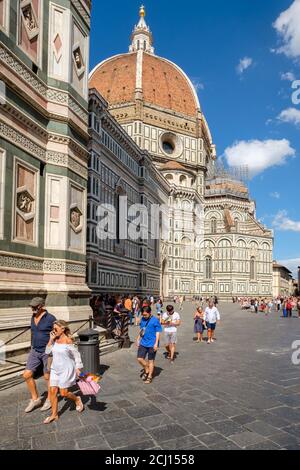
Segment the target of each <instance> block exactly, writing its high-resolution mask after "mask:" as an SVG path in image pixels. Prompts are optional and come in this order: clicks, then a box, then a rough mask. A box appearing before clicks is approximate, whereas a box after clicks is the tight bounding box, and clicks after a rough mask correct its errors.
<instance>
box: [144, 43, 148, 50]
mask: <svg viewBox="0 0 300 470" xmlns="http://www.w3.org/2000/svg"><path fill="white" fill-rule="evenodd" d="M146 49H147V43H146V41H144V51H145V50H146Z"/></svg>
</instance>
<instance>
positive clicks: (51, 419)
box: [44, 416, 58, 424]
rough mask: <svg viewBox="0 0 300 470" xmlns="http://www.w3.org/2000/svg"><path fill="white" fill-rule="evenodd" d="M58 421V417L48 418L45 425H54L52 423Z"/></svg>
mask: <svg viewBox="0 0 300 470" xmlns="http://www.w3.org/2000/svg"><path fill="white" fill-rule="evenodd" d="M57 420H58V416H48V417H47V418H46V419H45V420H44V424H50V423H52V421H57Z"/></svg>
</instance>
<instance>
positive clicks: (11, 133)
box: [0, 122, 46, 161]
mask: <svg viewBox="0 0 300 470" xmlns="http://www.w3.org/2000/svg"><path fill="white" fill-rule="evenodd" d="M0 135H1V137H3V138H4V139H6V140H8V141H9V142H11V143H12V144H14V145H17V146H18V147H21V148H22V150H25V151H27V152H28V153H30V154H31V155H33V156H34V157H36V158H38V159H40V160H42V161H45V160H46V151H45V149H43V148H42V147H41V146H40V145H37V144H36V143H34V142H33V141H32V140H30V139H28V138H27V137H25V136H24V135H23V134H21V132H18V131H16V130H15V129H13V128H12V127H10V126H8V125H7V124H5V123H4V122H0Z"/></svg>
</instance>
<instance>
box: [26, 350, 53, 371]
mask: <svg viewBox="0 0 300 470" xmlns="http://www.w3.org/2000/svg"><path fill="white" fill-rule="evenodd" d="M48 358H49V355H48V354H46V353H44V352H43V353H40V352H38V351H35V349H31V351H30V353H29V355H28V358H27V363H26V370H31V372H33V373H34V372H37V370H38V369H39V367H40V366H41V365H42V366H43V373H44V374H47V373H49V368H48Z"/></svg>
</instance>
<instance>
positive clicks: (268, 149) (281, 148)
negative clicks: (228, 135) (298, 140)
mask: <svg viewBox="0 0 300 470" xmlns="http://www.w3.org/2000/svg"><path fill="white" fill-rule="evenodd" d="M224 156H225V158H226V160H227V163H228V165H229V166H241V165H242V166H243V165H246V166H247V167H248V170H249V175H250V177H253V176H256V175H257V174H259V173H261V172H262V171H264V170H266V169H267V168H270V167H272V166H277V165H284V164H285V163H286V161H287V159H288V157H293V156H295V150H294V149H293V148H292V147H291V145H290V142H289V141H288V140H287V139H282V140H271V139H270V140H248V141H245V140H242V141H237V142H234V144H233V145H232V146H231V147H227V148H226V149H225V152H224Z"/></svg>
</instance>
